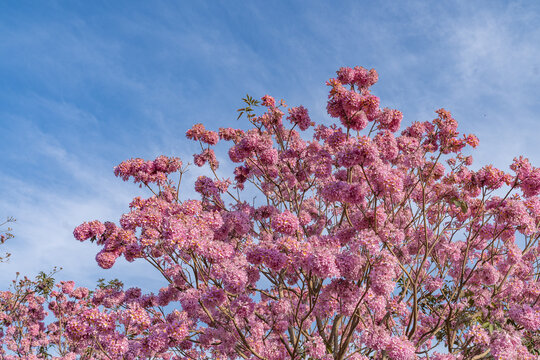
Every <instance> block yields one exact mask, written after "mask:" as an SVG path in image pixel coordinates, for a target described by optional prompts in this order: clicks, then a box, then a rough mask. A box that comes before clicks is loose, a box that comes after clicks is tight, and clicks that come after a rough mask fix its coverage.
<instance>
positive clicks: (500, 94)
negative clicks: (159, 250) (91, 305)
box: [0, 1, 540, 289]
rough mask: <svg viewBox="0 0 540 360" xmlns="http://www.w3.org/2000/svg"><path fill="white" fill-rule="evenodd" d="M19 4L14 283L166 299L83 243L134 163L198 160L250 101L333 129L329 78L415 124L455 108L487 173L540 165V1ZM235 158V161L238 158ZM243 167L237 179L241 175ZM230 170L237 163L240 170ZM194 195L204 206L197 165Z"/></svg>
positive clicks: (3, 194)
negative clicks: (295, 110)
mask: <svg viewBox="0 0 540 360" xmlns="http://www.w3.org/2000/svg"><path fill="white" fill-rule="evenodd" d="M335 4H339V5H333V4H331V2H328V1H275V2H261V1H249V2H248V1H246V2H239V1H191V2H188V1H177V2H165V1H163V2H159V1H152V2H143V1H139V2H137V1H115V2H104V1H103V2H100V1H92V2H88V1H79V2H77V1H69V2H68V1H64V2H60V1H57V2H54V1H51V2H35V1H33V2H25V1H4V2H2V3H1V4H0V55H1V56H0V126H1V127H0V129H1V131H0V154H1V156H0V165H1V166H0V183H1V185H0V198H1V199H2V200H1V201H0V216H2V217H4V216H9V215H11V216H14V217H16V218H17V223H16V224H15V225H14V233H15V234H16V238H15V239H12V240H10V242H9V243H6V244H5V245H4V246H3V251H4V252H6V251H7V252H11V253H12V254H13V255H12V259H11V260H10V262H9V263H7V264H1V265H0V266H1V267H2V271H0V284H1V286H0V288H5V287H6V286H7V285H8V283H9V280H10V279H12V278H14V275H15V272H16V271H19V272H21V273H22V274H28V275H31V276H33V275H35V274H36V273H37V272H38V271H40V270H44V271H47V270H50V269H52V267H53V266H62V267H63V268H64V270H63V271H62V272H60V273H59V274H58V275H57V278H58V279H66V280H67V279H73V280H76V281H77V283H79V284H81V285H86V286H93V284H95V280H96V279H97V278H99V277H106V278H114V277H118V278H120V279H122V280H125V283H126V284H127V285H129V286H132V285H139V286H142V287H145V288H149V289H155V288H156V286H157V288H159V286H162V284H158V283H156V282H154V281H153V279H154V278H157V275H156V276H154V275H153V272H151V271H148V270H149V269H148V267H146V266H145V264H144V263H139V264H138V263H134V264H126V263H125V262H119V263H118V264H117V265H116V266H115V267H114V268H113V269H111V270H108V271H104V270H101V269H99V268H98V267H97V265H96V263H95V261H94V256H95V253H96V252H97V250H98V248H97V247H95V246H94V245H93V244H90V243H83V244H81V243H79V242H77V241H76V240H74V239H73V237H72V231H73V228H74V227H75V226H77V225H78V224H79V223H81V222H83V221H85V220H92V219H100V220H114V221H117V220H118V219H119V217H120V215H121V214H122V213H123V212H125V211H126V210H127V204H128V203H129V201H130V200H131V198H132V197H133V196H137V195H144V193H143V192H141V191H140V190H139V189H138V188H137V187H136V186H134V185H129V184H126V183H123V182H122V181H121V180H120V179H117V178H115V177H114V175H113V172H112V169H113V167H114V166H115V165H117V164H118V163H120V162H121V161H122V160H125V159H128V158H131V157H143V158H152V159H153V158H154V157H155V156H157V155H160V154H165V155H174V156H180V157H181V158H183V159H184V160H185V161H189V159H190V158H191V155H192V154H193V153H194V152H196V150H197V149H196V147H195V144H192V143H191V142H188V141H187V140H186V139H185V137H184V134H185V131H186V130H187V129H188V128H189V127H190V126H191V125H192V124H194V123H199V122H203V123H205V124H207V126H208V127H210V128H215V129H217V128H218V127H220V126H231V127H235V126H241V124H240V123H239V122H237V121H236V109H237V108H238V107H240V106H239V105H241V98H242V97H243V96H244V95H245V94H246V93H249V94H250V95H252V96H254V97H261V96H262V95H264V94H267V93H268V94H270V95H273V96H275V97H276V98H284V99H285V100H286V102H287V103H288V104H290V105H299V104H303V105H304V106H306V107H307V108H308V109H309V111H310V115H311V116H312V118H313V119H315V120H317V121H323V122H327V123H329V121H330V120H329V117H328V115H327V114H326V110H325V105H326V99H327V88H326V86H325V85H324V83H325V81H326V80H327V79H328V78H330V77H333V76H334V74H335V71H336V70H337V69H338V68H339V67H341V66H355V65H361V66H364V67H367V68H375V69H377V71H378V72H379V83H378V84H376V85H375V87H374V89H373V91H374V93H375V94H376V95H378V96H380V97H381V101H382V105H383V106H388V107H393V108H397V109H400V110H401V111H403V113H404V116H405V124H408V123H410V122H412V121H416V120H418V121H425V120H430V119H432V118H433V117H434V110H436V109H438V108H441V107H445V108H446V109H448V110H450V111H451V112H452V113H453V114H454V116H455V118H456V119H457V120H458V121H459V122H460V127H461V130H462V132H466V133H469V132H472V133H475V134H476V135H477V136H478V137H479V138H480V147H479V148H478V150H477V151H476V156H475V159H476V163H475V166H481V165H485V164H488V163H493V164H495V165H497V166H500V167H503V168H504V169H507V168H508V165H509V164H510V162H511V161H512V158H513V157H514V156H516V155H519V154H523V155H525V156H527V157H529V158H530V159H531V161H532V162H533V164H536V165H539V164H540V149H539V147H538V145H537V143H538V141H537V136H538V134H539V133H540V121H539V119H540V118H539V116H538V107H539V105H540V100H539V97H538V94H540V61H539V59H540V4H539V3H538V2H533V1H524V2H519V1H512V2H509V1H475V2H474V3H472V2H470V1H448V2H425V1H418V2H416V1H407V2H397V1H377V2H375V1H373V2H368V1H340V2H335ZM222 162H226V160H225V159H222ZM229 169H230V168H229ZM224 171H227V167H226V168H225V169H224ZM190 174H191V175H190V176H188V178H187V179H186V180H187V181H186V182H185V183H184V187H183V189H184V191H185V194H186V196H189V195H190V194H191V193H192V191H191V186H190V180H192V179H193V177H194V176H196V175H197V170H196V169H193V171H192V172H191V173H190Z"/></svg>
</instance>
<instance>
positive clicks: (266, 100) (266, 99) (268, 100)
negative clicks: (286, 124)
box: [261, 95, 276, 107]
mask: <svg viewBox="0 0 540 360" xmlns="http://www.w3.org/2000/svg"><path fill="white" fill-rule="evenodd" d="M261 100H262V105H263V106H266V107H274V106H276V100H274V98H273V97H271V96H270V95H264V96H263V97H262V98H261Z"/></svg>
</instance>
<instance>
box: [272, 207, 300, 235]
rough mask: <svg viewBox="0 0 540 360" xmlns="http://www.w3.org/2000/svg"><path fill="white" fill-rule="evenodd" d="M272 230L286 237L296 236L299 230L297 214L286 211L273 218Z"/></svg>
mask: <svg viewBox="0 0 540 360" xmlns="http://www.w3.org/2000/svg"><path fill="white" fill-rule="evenodd" d="M272 228H273V229H274V230H276V231H279V232H281V233H283V234H286V235H294V234H296V231H297V230H298V228H299V221H298V218H297V217H296V215H295V214H293V213H292V212H290V211H289V210H285V211H284V212H282V213H281V214H278V215H275V216H274V217H273V218H272Z"/></svg>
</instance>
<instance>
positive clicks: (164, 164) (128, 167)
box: [114, 156, 182, 185]
mask: <svg viewBox="0 0 540 360" xmlns="http://www.w3.org/2000/svg"><path fill="white" fill-rule="evenodd" d="M181 167H182V162H181V161H180V159H178V158H168V157H166V156H158V157H157V158H156V159H155V160H153V161H151V160H149V161H145V160H143V159H139V158H137V159H131V160H127V161H124V162H122V163H121V164H120V165H118V166H117V167H115V168H114V174H115V175H116V176H119V177H121V178H122V179H123V180H124V181H126V180H128V179H129V178H130V177H133V180H134V182H135V183H142V184H145V185H148V184H150V183H156V184H159V185H163V184H164V183H166V182H167V175H168V174H170V173H174V172H176V171H178V170H179V169H180V168H181Z"/></svg>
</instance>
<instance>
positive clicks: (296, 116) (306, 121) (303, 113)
mask: <svg viewBox="0 0 540 360" xmlns="http://www.w3.org/2000/svg"><path fill="white" fill-rule="evenodd" d="M287 119H288V120H289V121H290V122H291V123H292V124H297V125H298V127H299V128H300V130H302V131H304V130H306V129H307V128H309V127H310V126H311V119H310V118H309V115H308V111H307V109H306V108H305V107H303V106H298V107H294V108H290V109H289V116H288V117H287Z"/></svg>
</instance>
